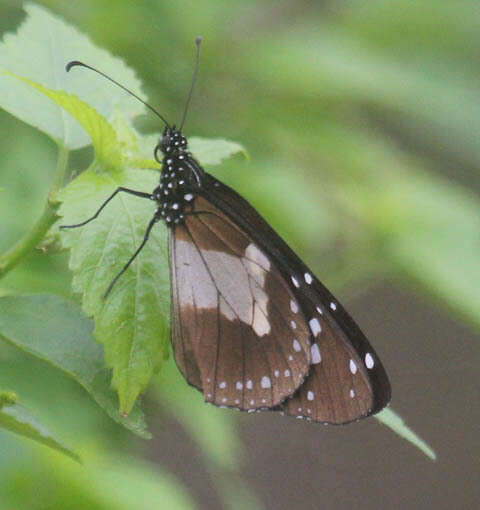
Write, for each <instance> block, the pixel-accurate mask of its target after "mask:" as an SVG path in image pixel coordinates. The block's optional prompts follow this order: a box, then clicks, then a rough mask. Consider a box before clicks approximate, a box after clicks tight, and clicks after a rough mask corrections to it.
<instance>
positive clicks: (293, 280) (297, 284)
mask: <svg viewBox="0 0 480 510" xmlns="http://www.w3.org/2000/svg"><path fill="white" fill-rule="evenodd" d="M291 279H292V283H293V285H295V287H297V289H298V287H300V284H299V283H298V280H297V279H296V278H295V276H291Z"/></svg>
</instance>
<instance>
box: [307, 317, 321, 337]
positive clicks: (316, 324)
mask: <svg viewBox="0 0 480 510" xmlns="http://www.w3.org/2000/svg"><path fill="white" fill-rule="evenodd" d="M308 324H309V326H310V329H311V330H312V333H313V336H317V335H318V334H319V333H321V331H322V326H321V325H320V321H319V320H318V319H317V318H316V317H315V318H314V319H310V320H309V321H308Z"/></svg>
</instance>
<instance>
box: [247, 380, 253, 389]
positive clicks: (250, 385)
mask: <svg viewBox="0 0 480 510" xmlns="http://www.w3.org/2000/svg"><path fill="white" fill-rule="evenodd" d="M252 388H253V382H252V380H251V379H249V380H248V381H247V389H248V390H251V389H252Z"/></svg>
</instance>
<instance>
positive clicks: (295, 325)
mask: <svg viewBox="0 0 480 510" xmlns="http://www.w3.org/2000/svg"><path fill="white" fill-rule="evenodd" d="M290 326H292V329H297V323H296V322H295V321H290Z"/></svg>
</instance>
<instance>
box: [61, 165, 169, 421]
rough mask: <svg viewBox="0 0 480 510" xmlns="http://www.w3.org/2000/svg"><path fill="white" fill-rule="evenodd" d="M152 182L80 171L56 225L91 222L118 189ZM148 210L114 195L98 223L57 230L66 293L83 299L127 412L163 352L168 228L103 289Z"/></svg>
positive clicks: (149, 176) (148, 175)
mask: <svg viewBox="0 0 480 510" xmlns="http://www.w3.org/2000/svg"><path fill="white" fill-rule="evenodd" d="M157 182H158V174H157V173H156V172H153V171H145V170H127V171H125V172H117V173H115V174H114V175H106V174H96V173H95V172H93V171H92V170H88V171H86V172H84V173H83V174H82V175H81V176H79V177H78V178H77V179H75V180H74V181H73V182H72V183H70V184H69V185H68V186H67V187H66V188H65V189H64V190H63V191H62V192H61V194H60V199H61V200H62V201H63V205H62V207H61V208H60V211H59V214H60V215H63V216H64V218H63V223H64V224H66V225H68V224H74V223H78V222H81V221H83V220H85V219H87V218H89V217H91V216H92V215H93V214H94V213H95V212H96V211H97V209H98V208H99V206H100V205H101V204H102V203H103V202H104V201H105V199H106V198H107V197H108V196H110V195H111V194H112V192H113V191H114V190H115V189H116V188H117V186H125V187H127V188H133V189H136V190H142V191H146V192H149V191H150V190H152V189H153V188H154V187H155V185H156V183H157ZM154 210H155V206H154V204H153V203H152V202H150V201H148V200H142V199H140V198H138V197H134V196H131V195H127V194H125V193H120V194H119V195H118V196H117V197H115V199H114V200H112V201H111V202H110V203H109V204H108V206H107V207H106V208H105V209H104V210H103V211H102V214H101V215H100V217H99V218H98V219H97V220H95V221H92V222H91V223H89V224H87V225H85V226H84V227H83V228H79V229H72V230H68V231H64V236H63V237H64V244H65V246H66V247H68V248H70V249H71V259H70V269H71V270H72V271H73V273H74V278H73V288H74V291H75V292H79V293H81V294H82V302H83V309H84V311H85V313H86V314H87V315H93V317H94V319H95V332H94V335H95V338H96V339H97V341H99V342H101V343H102V344H104V346H105V359H106V364H107V366H108V367H111V368H112V369H113V378H112V385H113V387H114V388H115V389H116V390H117V391H118V394H119V399H120V411H121V413H123V414H127V413H129V412H130V409H131V408H132V406H133V404H134V402H135V400H136V398H137V397H138V395H139V393H141V392H142V391H143V390H144V389H145V388H146V386H147V384H148V382H149V380H150V378H151V376H152V375H153V373H154V372H155V371H156V370H158V369H159V368H160V366H161V364H162V361H163V359H164V358H166V357H167V354H168V348H169V347H168V346H169V338H170V334H169V324H170V323H169V316H170V283H169V272H168V255H167V230H166V228H165V226H164V225H163V223H161V222H159V223H157V224H156V225H155V227H154V229H153V230H152V233H151V236H150V240H149V242H148V243H147V244H146V245H145V247H144V249H143V250H142V252H141V253H140V255H139V256H138V257H137V258H136V259H135V261H134V262H133V263H132V264H131V266H130V268H129V269H128V270H127V272H126V273H125V274H124V275H122V277H121V278H120V279H119V281H118V282H117V284H116V285H115V286H114V288H113V290H112V292H111V293H110V294H109V296H108V299H104V298H103V295H104V294H105V292H106V290H107V288H108V286H109V284H110V283H111V281H112V280H113V278H114V277H115V276H116V275H117V274H118V272H119V271H120V270H121V269H122V267H123V266H124V264H125V263H126V262H127V261H128V259H129V258H130V256H131V255H132V254H133V253H134V251H135V249H136V248H137V247H138V246H139V244H140V242H141V241H142V239H143V236H144V233H145V229H146V227H147V225H148V222H149V221H150V220H151V218H152V215H153V213H154Z"/></svg>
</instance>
